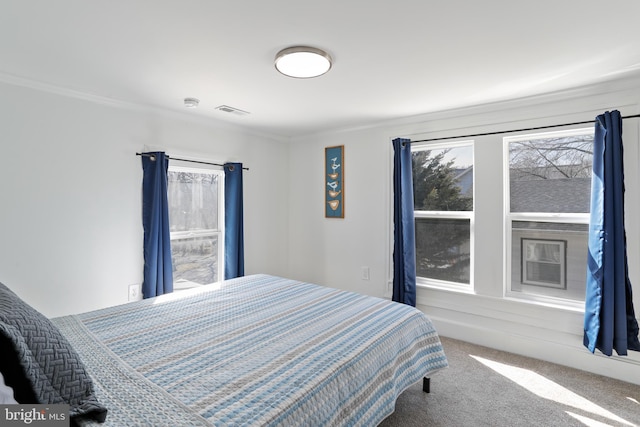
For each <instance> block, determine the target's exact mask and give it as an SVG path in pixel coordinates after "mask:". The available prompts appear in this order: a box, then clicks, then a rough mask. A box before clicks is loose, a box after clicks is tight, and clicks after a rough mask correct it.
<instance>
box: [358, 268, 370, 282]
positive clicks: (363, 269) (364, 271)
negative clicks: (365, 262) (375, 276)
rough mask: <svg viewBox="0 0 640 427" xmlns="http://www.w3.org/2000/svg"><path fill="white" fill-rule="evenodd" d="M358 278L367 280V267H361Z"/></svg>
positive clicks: (368, 275)
mask: <svg viewBox="0 0 640 427" xmlns="http://www.w3.org/2000/svg"><path fill="white" fill-rule="evenodd" d="M360 278H361V279H362V280H369V278H370V274H369V267H362V272H361V275H360Z"/></svg>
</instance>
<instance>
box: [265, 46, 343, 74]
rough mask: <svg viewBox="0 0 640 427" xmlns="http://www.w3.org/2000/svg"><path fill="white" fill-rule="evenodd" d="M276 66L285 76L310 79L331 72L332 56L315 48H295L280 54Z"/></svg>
mask: <svg viewBox="0 0 640 427" xmlns="http://www.w3.org/2000/svg"><path fill="white" fill-rule="evenodd" d="M275 66H276V70H278V71H280V72H281V73H282V74H284V75H285V76H289V77H295V78H298V79H308V78H311V77H318V76H321V75H323V74H324V73H326V72H327V71H329V69H331V56H329V54H328V53H327V52H325V51H324V50H322V49H318V48H315V47H309V46H293V47H288V48H286V49H282V50H281V51H280V52H278V54H277V55H276V60H275Z"/></svg>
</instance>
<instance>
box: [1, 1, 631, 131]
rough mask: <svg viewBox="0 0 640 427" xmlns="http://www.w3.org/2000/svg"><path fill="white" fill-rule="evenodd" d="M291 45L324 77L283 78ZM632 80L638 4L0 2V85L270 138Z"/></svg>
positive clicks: (365, 124) (554, 2)
mask: <svg viewBox="0 0 640 427" xmlns="http://www.w3.org/2000/svg"><path fill="white" fill-rule="evenodd" d="M292 45H312V46H316V47H319V48H322V49H325V50H327V51H328V52H329V53H330V54H331V55H332V56H333V58H334V65H333V68H332V69H331V71H330V72H329V73H328V74H326V75H324V76H322V77H318V78H315V79H291V78H287V77H284V76H283V75H281V74H279V73H278V72H276V71H275V69H274V66H273V58H274V56H275V55H276V53H277V52H278V51H279V50H281V49H283V48H285V47H289V46H292ZM638 72H640V1H638V0H607V1H604V0H600V1H593V0H553V1H549V0H536V1H527V2H524V1H517V0H485V1H476V0H447V1H438V2H436V1H428V0H379V1H375V0H373V1H372V0H324V1H314V2H311V1H305V0H253V1H251V0H244V1H243V0H235V1H233V0H225V1H221V0H171V1H170V0H110V1H99V0H56V1H51V0H0V80H4V81H16V79H19V80H20V81H22V82H31V83H33V84H34V85H36V86H39V87H48V88H56V90H61V91H63V92H64V91H68V92H69V93H72V92H79V93H86V94H88V95H90V96H97V97H101V98H111V99H115V100H117V101H122V102H126V103H133V104H139V105H143V106H150V107H154V108H163V109H175V110H181V111H184V110H185V108H184V106H183V99H184V98H185V97H196V98H199V99H200V100H201V102H200V107H199V108H198V109H197V110H189V111H188V113H190V114H197V115H202V116H206V117H212V118H216V119H219V120H224V121H229V122H233V123H236V124H238V125H241V126H246V127H248V128H250V129H252V130H254V131H256V132H262V133H268V134H272V135H277V136H300V135H305V134H310V133H316V132H321V131H325V130H331V129H340V128H349V127H356V126H368V125H371V124H374V123H378V122H380V121H383V120H389V119H395V118H399V117H406V116H411V115H416V114H422V113H428V112H433V111H440V110H445V109H451V108H456V107H464V106H470V105H477V104H483V103H487V102H493V101H499V100H504V99H512V98H520V97H524V96H529V95H535V94H540V93H547V92H551V91H557V90H561V89H566V88H571V87H577V86H582V85H585V84H591V83H596V82H599V81H602V80H608V79H613V78H617V77H624V76H626V75H627V74H631V73H634V74H635V73H638ZM222 104H225V105H229V106H232V107H235V108H238V109H241V110H245V111H248V112H250V114H249V115H246V116H237V115H233V114H229V113H223V112H220V111H218V110H215V107H217V106H219V105H222Z"/></svg>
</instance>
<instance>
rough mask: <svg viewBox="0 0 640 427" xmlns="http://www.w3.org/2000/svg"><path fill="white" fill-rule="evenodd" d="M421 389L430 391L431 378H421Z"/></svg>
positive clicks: (426, 391)
mask: <svg viewBox="0 0 640 427" xmlns="http://www.w3.org/2000/svg"><path fill="white" fill-rule="evenodd" d="M422 391H424V392H425V393H431V378H427V377H424V378H422Z"/></svg>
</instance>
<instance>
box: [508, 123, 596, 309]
mask: <svg viewBox="0 0 640 427" xmlns="http://www.w3.org/2000/svg"><path fill="white" fill-rule="evenodd" d="M593 132H594V131H593V128H583V127H580V128H570V129H563V130H557V131H549V132H536V133H532V134H523V135H516V136H503V138H502V144H503V191H504V193H503V202H504V207H503V210H504V245H503V247H504V285H503V297H504V298H505V299H513V300H517V301H529V302H534V303H539V304H546V305H552V306H557V307H560V308H569V309H575V310H582V309H584V301H579V300H575V299H570V298H561V297H556V296H548V295H538V294H532V293H524V292H519V291H513V290H512V273H513V268H512V261H513V259H512V256H513V254H512V250H513V223H514V222H517V221H524V222H543V223H571V224H586V225H587V226H588V225H589V220H590V213H575V212H573V213H564V212H511V192H510V191H511V188H510V167H511V158H510V152H509V144H510V143H511V142H518V141H523V140H531V139H541V138H543V137H545V138H546V137H549V138H552V137H554V136H562V135H581V134H593ZM534 240H542V239H534ZM557 240H561V239H557ZM566 256H567V253H566V251H565V257H566ZM585 257H586V249H585ZM520 262H522V256H520ZM565 268H567V267H565ZM567 280H568V278H567V277H565V283H566V281H567ZM533 286H537V285H533ZM547 288H548V287H547ZM555 289H559V288H555Z"/></svg>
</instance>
